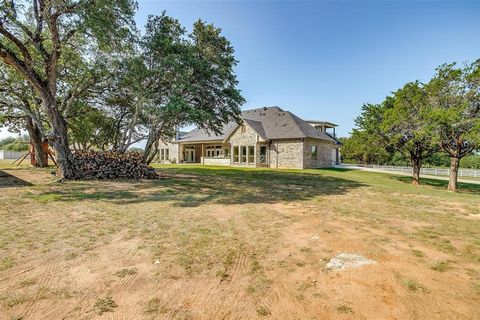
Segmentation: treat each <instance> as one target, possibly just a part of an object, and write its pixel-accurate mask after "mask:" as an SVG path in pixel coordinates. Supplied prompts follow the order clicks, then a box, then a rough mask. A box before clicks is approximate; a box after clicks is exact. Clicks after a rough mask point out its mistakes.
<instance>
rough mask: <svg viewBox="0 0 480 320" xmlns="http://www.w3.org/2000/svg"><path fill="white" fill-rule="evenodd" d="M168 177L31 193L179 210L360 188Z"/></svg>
mask: <svg viewBox="0 0 480 320" xmlns="http://www.w3.org/2000/svg"><path fill="white" fill-rule="evenodd" d="M162 172H166V173H168V174H170V177H168V178H166V179H161V180H156V181H152V180H149V181H132V182H100V181H84V182H76V183H64V184H63V185H62V186H61V187H59V186H54V189H56V190H50V191H49V192H42V193H40V194H36V195H34V196H33V198H36V199H37V200H39V201H44V202H48V201H78V200H102V201H111V202H114V203H117V204H131V203H142V202H152V201H153V202H155V201H172V202H173V203H174V204H175V205H178V206H181V207H196V206H199V205H202V204H248V203H276V202H278V201H299V200H307V199H311V198H314V197H317V196H328V195H340V194H344V193H346V192H348V191H349V190H351V189H355V188H358V187H362V186H365V185H363V184H362V183H359V182H356V181H351V180H347V179H342V178H334V177H329V176H325V175H321V174H320V173H300V172H285V171H272V170H242V169H230V168H225V169H218V168H216V169H209V168H195V169H190V170H182V169H167V170H162Z"/></svg>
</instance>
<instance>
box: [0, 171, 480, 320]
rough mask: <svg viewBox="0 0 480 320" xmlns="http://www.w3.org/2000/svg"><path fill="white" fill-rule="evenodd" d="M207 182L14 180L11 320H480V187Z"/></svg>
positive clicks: (322, 176)
mask: <svg viewBox="0 0 480 320" xmlns="http://www.w3.org/2000/svg"><path fill="white" fill-rule="evenodd" d="M161 170H162V169H161ZM201 170H202V171H199V170H197V169H196V168H191V169H189V168H188V167H185V168H184V169H180V170H179V169H170V168H164V169H163V170H162V171H163V172H165V173H166V176H168V178H166V179H162V180H160V181H139V182H100V181H89V182H66V183H61V184H60V183H56V182H55V181H53V180H52V177H51V175H50V173H49V172H48V171H45V170H33V169H17V170H13V169H7V170H1V171H0V173H1V174H0V191H1V193H0V203H1V206H0V319H1V320H3V319H5V320H12V319H480V193H479V192H478V190H476V189H475V190H473V191H472V192H468V193H466V192H465V193H463V194H459V195H453V194H450V193H447V192H445V191H443V190H442V189H440V188H439V187H437V186H422V187H419V188H415V187H413V186H410V185H409V184H408V183H405V182H403V181H399V180H397V179H393V178H391V177H390V176H388V175H384V174H379V173H371V172H353V171H352V172H336V171H328V170H325V171H318V172H313V173H295V172H289V173H287V172H285V173H283V172H279V171H262V172H258V173H257V172H255V171H238V172H236V171H235V170H234V169H229V170H221V169H216V170H213V169H212V171H208V170H206V169H201ZM392 179H393V180H392ZM339 252H347V253H356V254H360V255H362V256H364V257H366V258H368V259H372V260H374V261H376V262H377V263H376V264H372V265H367V266H362V267H360V268H356V269H350V270H341V271H334V270H327V269H326V268H325V264H326V263H327V262H328V261H329V260H330V259H331V258H332V257H334V256H335V255H336V254H337V253H339Z"/></svg>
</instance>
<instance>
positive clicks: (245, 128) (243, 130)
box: [240, 124, 247, 133]
mask: <svg viewBox="0 0 480 320" xmlns="http://www.w3.org/2000/svg"><path fill="white" fill-rule="evenodd" d="M245 131H247V127H246V126H245V125H244V124H242V125H241V126H240V132H241V133H245Z"/></svg>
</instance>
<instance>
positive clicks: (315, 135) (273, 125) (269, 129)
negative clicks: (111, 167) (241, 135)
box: [178, 107, 336, 142]
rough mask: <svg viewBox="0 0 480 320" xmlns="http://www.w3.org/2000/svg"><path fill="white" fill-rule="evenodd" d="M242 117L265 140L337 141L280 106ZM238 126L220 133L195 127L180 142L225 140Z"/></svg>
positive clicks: (250, 111) (248, 112)
mask: <svg viewBox="0 0 480 320" xmlns="http://www.w3.org/2000/svg"><path fill="white" fill-rule="evenodd" d="M241 118H242V119H243V120H244V121H245V122H246V123H247V124H248V125H249V126H250V127H251V128H252V129H253V130H255V131H256V132H257V133H258V135H259V136H260V137H262V138H263V139H264V140H278V139H300V138H312V139H320V140H327V141H332V142H335V141H336V140H335V139H333V138H332V137H330V136H329V135H328V134H326V133H325V132H320V131H318V130H317V129H315V128H314V127H312V126H311V125H310V124H308V123H307V122H305V121H304V120H302V119H300V118H299V117H297V116H296V115H294V114H293V113H291V112H289V111H284V110H283V109H281V108H279V107H268V108H267V107H265V108H258V109H252V110H246V111H244V112H242V115H241ZM236 127H237V124H236V123H235V122H229V123H228V124H226V125H225V126H224V127H223V129H222V133H221V134H220V135H216V134H214V133H208V132H207V131H205V130H203V129H194V130H192V131H191V132H189V133H188V134H186V135H184V136H182V137H181V138H180V140H179V141H178V142H197V141H223V140H224V139H225V138H227V137H228V135H229V134H230V133H231V132H233V130H234V129H235V128H236Z"/></svg>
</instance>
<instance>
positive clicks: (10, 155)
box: [0, 150, 30, 160]
mask: <svg viewBox="0 0 480 320" xmlns="http://www.w3.org/2000/svg"><path fill="white" fill-rule="evenodd" d="M25 153H27V151H10V150H0V160H16V159H18V158H20V157H21V156H23V155H25ZM28 158H30V157H28Z"/></svg>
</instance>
